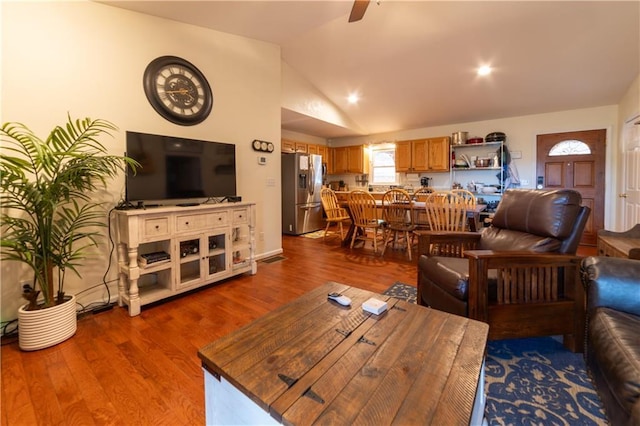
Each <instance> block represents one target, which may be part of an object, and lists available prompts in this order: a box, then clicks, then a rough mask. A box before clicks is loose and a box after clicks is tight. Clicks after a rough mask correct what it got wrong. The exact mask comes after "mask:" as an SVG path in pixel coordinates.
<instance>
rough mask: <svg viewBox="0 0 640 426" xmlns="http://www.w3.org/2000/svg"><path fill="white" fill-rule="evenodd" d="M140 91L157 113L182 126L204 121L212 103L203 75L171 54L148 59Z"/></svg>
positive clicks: (209, 88) (209, 89) (207, 84)
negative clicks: (142, 87) (148, 62)
mask: <svg viewBox="0 0 640 426" xmlns="http://www.w3.org/2000/svg"><path fill="white" fill-rule="evenodd" d="M144 91H145V94H146V95H147V99H148V100H149V103H150V104H151V106H152V107H153V108H154V109H155V110H156V111H157V112H158V113H159V114H160V115H162V116H163V117H164V118H166V119H167V120H169V121H171V122H172V123H176V124H181V125H184V126H191V125H194V124H198V123H201V122H202V121H204V119H206V118H207V117H208V116H209V113H210V112H211V107H212V106H213V95H212V94H211V87H210V86H209V83H208V82H207V79H206V78H205V77H204V75H203V74H202V73H201V72H200V70H198V69H197V68H196V67H195V66H194V65H193V64H191V63H190V62H187V61H185V60H184V59H181V58H178V57H175V56H162V57H159V58H157V59H154V60H153V61H151V63H150V64H149V65H148V66H147V68H146V70H145V72H144Z"/></svg>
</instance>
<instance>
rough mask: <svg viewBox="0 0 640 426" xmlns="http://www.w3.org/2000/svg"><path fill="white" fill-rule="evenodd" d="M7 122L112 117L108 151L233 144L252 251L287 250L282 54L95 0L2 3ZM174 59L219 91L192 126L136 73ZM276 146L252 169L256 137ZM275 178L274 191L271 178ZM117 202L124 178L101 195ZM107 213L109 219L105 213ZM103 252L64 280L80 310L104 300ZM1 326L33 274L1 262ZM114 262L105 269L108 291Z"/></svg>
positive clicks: (44, 126) (40, 128)
mask: <svg viewBox="0 0 640 426" xmlns="http://www.w3.org/2000/svg"><path fill="white" fill-rule="evenodd" d="M1 7H2V78H1V84H2V102H1V108H2V109H1V113H2V122H7V121H20V122H23V123H25V124H27V125H28V126H30V127H31V128H32V129H33V130H34V131H35V132H36V134H39V135H42V137H45V136H46V134H47V133H48V132H49V130H50V129H51V128H52V127H53V126H54V125H56V124H60V123H63V122H64V121H65V120H66V115H67V112H69V113H70V114H71V115H72V116H73V117H86V116H90V117H93V118H103V119H107V120H109V121H111V122H113V123H114V124H116V125H117V126H118V127H119V131H118V132H116V133H115V134H114V137H113V138H108V137H107V138H105V139H104V140H103V141H102V142H104V143H105V144H106V145H107V146H108V147H109V149H110V151H111V152H112V153H114V154H122V153H123V152H124V150H125V131H127V130H133V131H140V132H148V133H157V134H164V135H170V136H182V137H187V138H194V139H203V140H213V141H222V142H229V143H233V144H235V145H236V153H237V170H238V179H237V187H238V194H239V195H241V196H242V197H243V200H247V201H255V202H256V203H257V205H258V214H257V232H256V239H257V252H258V254H261V255H266V254H270V253H279V252H281V250H282V242H281V241H282V240H281V221H280V211H281V207H280V156H279V155H277V153H278V152H279V151H280V101H281V99H280V94H281V69H280V68H281V62H280V48H279V47H278V46H276V45H273V44H269V43H263V42H259V41H255V40H250V39H246V38H242V37H237V36H233V35H229V34H225V33H220V32H216V31H212V30H207V29H203V28H199V27H195V26H191V25H185V24H180V23H177V22H174V21H169V20H164V19H159V18H154V17H151V16H147V15H142V14H138V13H135V12H129V11H125V10H121V9H117V8H113V7H110V6H106V5H102V4H98V3H94V2H59V1H56V2H22V3H19V2H13V3H8V2H2V3H1ZM163 55H175V56H179V57H182V58H184V59H187V60H188V61H190V62H192V63H194V64H195V65H196V66H197V67H198V68H199V69H200V70H201V71H202V72H203V73H204V74H205V76H206V77H207V79H208V81H209V83H210V84H211V87H212V90H213V94H214V104H213V111H212V113H211V115H210V116H209V118H207V119H206V120H205V121H204V122H203V123H201V124H198V125H196V126H178V125H175V124H172V123H170V122H168V121H167V120H165V119H163V118H162V117H160V116H159V115H158V114H157V113H156V112H155V110H153V108H151V106H150V105H149V103H148V102H147V99H146V97H145V95H144V92H143V88H142V75H143V72H144V69H145V67H146V66H147V64H148V63H149V62H150V61H152V60H153V59H155V58H156V57H159V56H163ZM253 139H261V140H268V141H272V142H274V143H275V144H276V150H275V152H276V154H272V155H268V163H267V165H266V166H258V164H257V155H256V153H255V152H254V151H253V150H252V149H251V141H253ZM269 179H272V180H275V182H276V185H275V186H267V185H266V182H267V181H268V180H269ZM123 195H124V178H123V176H121V177H120V178H119V179H118V180H117V181H114V182H112V183H111V184H110V185H109V190H108V193H107V194H102V195H101V196H102V197H103V198H104V200H105V201H106V204H105V208H107V209H110V208H112V207H114V206H115V204H116V203H117V202H118V201H119V200H120V199H121V198H122V197H123ZM105 217H106V215H105ZM104 241H105V243H104V244H103V246H102V247H101V249H100V256H99V257H98V258H96V259H93V260H92V261H90V262H88V264H87V266H86V267H84V268H81V273H82V275H83V278H82V279H78V278H76V277H73V276H71V277H69V280H68V284H67V287H66V289H67V291H68V292H69V293H74V294H77V293H78V292H79V291H81V290H84V289H87V288H89V287H92V286H98V287H97V289H96V290H95V291H88V292H86V293H83V295H82V297H81V298H80V300H79V301H80V302H81V303H89V302H91V301H94V300H100V299H101V298H102V297H103V296H104V295H105V293H104V290H103V288H102V287H100V283H101V282H102V275H103V274H104V273H105V270H106V269H107V266H108V264H109V262H108V261H107V257H108V251H109V247H108V240H104ZM1 269H2V270H1V272H2V284H1V286H2V302H1V303H2V305H1V311H2V319H3V320H5V319H11V318H15V314H16V309H17V306H19V305H20V304H21V300H20V296H19V292H20V283H22V282H23V281H31V279H32V277H30V276H29V275H30V274H28V273H25V271H24V270H22V269H21V268H20V267H18V266H17V265H15V264H12V263H10V262H3V263H2V268H1ZM116 278H117V274H116V267H115V259H114V260H113V261H112V262H111V269H110V271H109V273H108V274H107V280H109V281H110V289H111V295H112V296H113V295H115V294H116V293H117V292H116V284H115V282H114V280H115V279H116Z"/></svg>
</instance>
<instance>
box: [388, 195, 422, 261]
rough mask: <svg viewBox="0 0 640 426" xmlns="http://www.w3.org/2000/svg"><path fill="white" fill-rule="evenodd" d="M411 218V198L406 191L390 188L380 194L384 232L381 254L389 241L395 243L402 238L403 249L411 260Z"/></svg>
mask: <svg viewBox="0 0 640 426" xmlns="http://www.w3.org/2000/svg"><path fill="white" fill-rule="evenodd" d="M413 218H414V215H413V200H412V199H411V195H409V193H408V192H407V191H405V190H403V189H391V190H389V191H387V192H385V194H384V195H383V196H382V219H384V222H385V226H386V230H385V231H386V232H385V237H384V247H383V248H382V254H381V255H382V256H384V252H385V251H386V250H387V246H388V245H389V243H393V244H394V245H397V244H399V243H400V242H401V241H403V240H404V247H405V250H406V251H407V255H408V256H409V260H411V247H412V244H413V231H414V230H415V229H416V225H415V224H414V223H413Z"/></svg>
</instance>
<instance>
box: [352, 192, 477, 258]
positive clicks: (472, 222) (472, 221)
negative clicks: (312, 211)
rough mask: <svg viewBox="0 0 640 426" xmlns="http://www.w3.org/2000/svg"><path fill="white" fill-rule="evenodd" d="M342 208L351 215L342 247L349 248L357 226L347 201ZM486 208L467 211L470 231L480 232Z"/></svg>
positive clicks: (414, 205) (421, 205) (413, 204)
mask: <svg viewBox="0 0 640 426" xmlns="http://www.w3.org/2000/svg"><path fill="white" fill-rule="evenodd" d="M403 204H405V205H406V206H407V208H409V207H410V206H411V207H412V208H413V209H414V210H419V209H423V210H424V209H426V206H427V203H426V201H412V202H411V204H408V203H403ZM376 206H378V207H382V200H376ZM340 207H344V208H345V209H346V210H347V213H349V216H350V217H351V225H350V226H349V229H348V230H347V233H346V234H345V237H344V239H343V240H342V243H341V245H342V247H348V246H349V245H350V244H351V238H353V233H354V232H356V225H355V224H354V221H353V216H352V214H351V210H350V209H349V203H348V202H347V201H341V202H340ZM486 208H487V205H486V204H476V205H475V206H474V207H473V208H471V209H467V218H468V221H469V230H470V231H472V232H477V231H478V229H479V228H480V213H481V212H483V211H484V210H486ZM380 217H381V218H382V215H380Z"/></svg>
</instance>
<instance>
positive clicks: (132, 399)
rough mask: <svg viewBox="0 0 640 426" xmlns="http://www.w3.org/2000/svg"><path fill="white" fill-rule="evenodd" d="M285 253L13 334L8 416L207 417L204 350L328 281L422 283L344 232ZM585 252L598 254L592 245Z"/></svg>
mask: <svg viewBox="0 0 640 426" xmlns="http://www.w3.org/2000/svg"><path fill="white" fill-rule="evenodd" d="M283 250H284V253H283V254H282V256H283V257H284V258H285V259H284V260H281V261H278V262H274V263H266V262H259V263H258V273H257V274H256V275H254V276H250V275H243V276H240V277H236V278H232V279H229V280H228V281H225V282H223V283H219V284H216V285H212V286H210V287H207V288H204V289H201V290H198V291H196V292H194V293H191V294H189V295H184V296H181V297H177V298H175V299H173V300H171V301H167V302H165V303H161V304H157V305H155V306H153V307H143V309H142V313H141V315H139V316H136V317H133V318H132V317H129V316H128V314H127V310H126V309H125V308H119V307H116V308H114V309H113V310H111V311H106V312H103V313H100V314H96V315H91V314H89V315H87V316H85V317H83V318H81V319H80V320H79V322H78V331H77V333H76V335H75V336H74V337H73V338H71V339H70V340H68V341H66V342H64V343H61V344H60V345H57V346H56V347H53V348H49V349H46V350H42V351H37V352H21V351H20V350H19V349H18V345H17V343H16V342H13V343H8V342H6V341H4V342H3V346H2V359H1V361H2V394H1V398H2V399H1V400H0V411H1V414H2V416H1V418H2V425H3V426H14V425H19V426H22V425H82V426H85V425H103V424H110V425H171V426H176V425H202V424H204V388H203V374H202V370H201V368H200V362H199V359H198V357H197V351H198V349H199V348H201V347H202V346H204V345H205V344H207V343H209V342H211V341H212V340H215V339H216V338H218V337H220V336H223V335H225V334H227V333H229V332H231V331H233V330H235V329H237V328H239V327H240V326H242V325H244V324H246V323H248V322H250V321H252V320H254V319H255V318H257V317H259V316H261V315H263V314H265V313H266V312H269V311H270V310H272V309H275V308H277V307H278V306H281V305H283V304H285V303H287V302H290V301H291V300H293V299H295V298H297V297H299V296H300V295H302V294H303V293H305V292H307V291H309V290H311V289H313V288H315V287H317V286H320V285H321V284H323V283H324V282H326V281H338V282H342V283H346V284H349V285H353V286H356V287H360V288H364V289H367V290H371V291H375V292H378V293H381V292H383V291H384V290H386V289H387V288H388V287H389V286H391V285H392V284H393V283H394V282H395V281H402V282H404V283H407V284H412V285H415V284H416V278H417V275H416V274H417V271H416V261H415V259H416V257H417V256H415V255H414V261H413V262H409V261H408V260H407V258H406V254H405V253H404V252H403V251H400V250H397V251H396V250H387V252H386V253H385V257H384V258H381V257H380V256H378V255H374V254H373V251H372V249H371V248H370V243H368V245H367V248H364V249H362V248H354V249H353V250H350V249H348V248H343V247H341V246H340V244H339V240H338V238H336V237H333V238H328V239H327V240H326V241H324V240H323V239H315V240H314V239H309V238H304V237H292V236H284V237H283ZM581 254H583V255H589V254H595V248H585V249H583V250H581Z"/></svg>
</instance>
